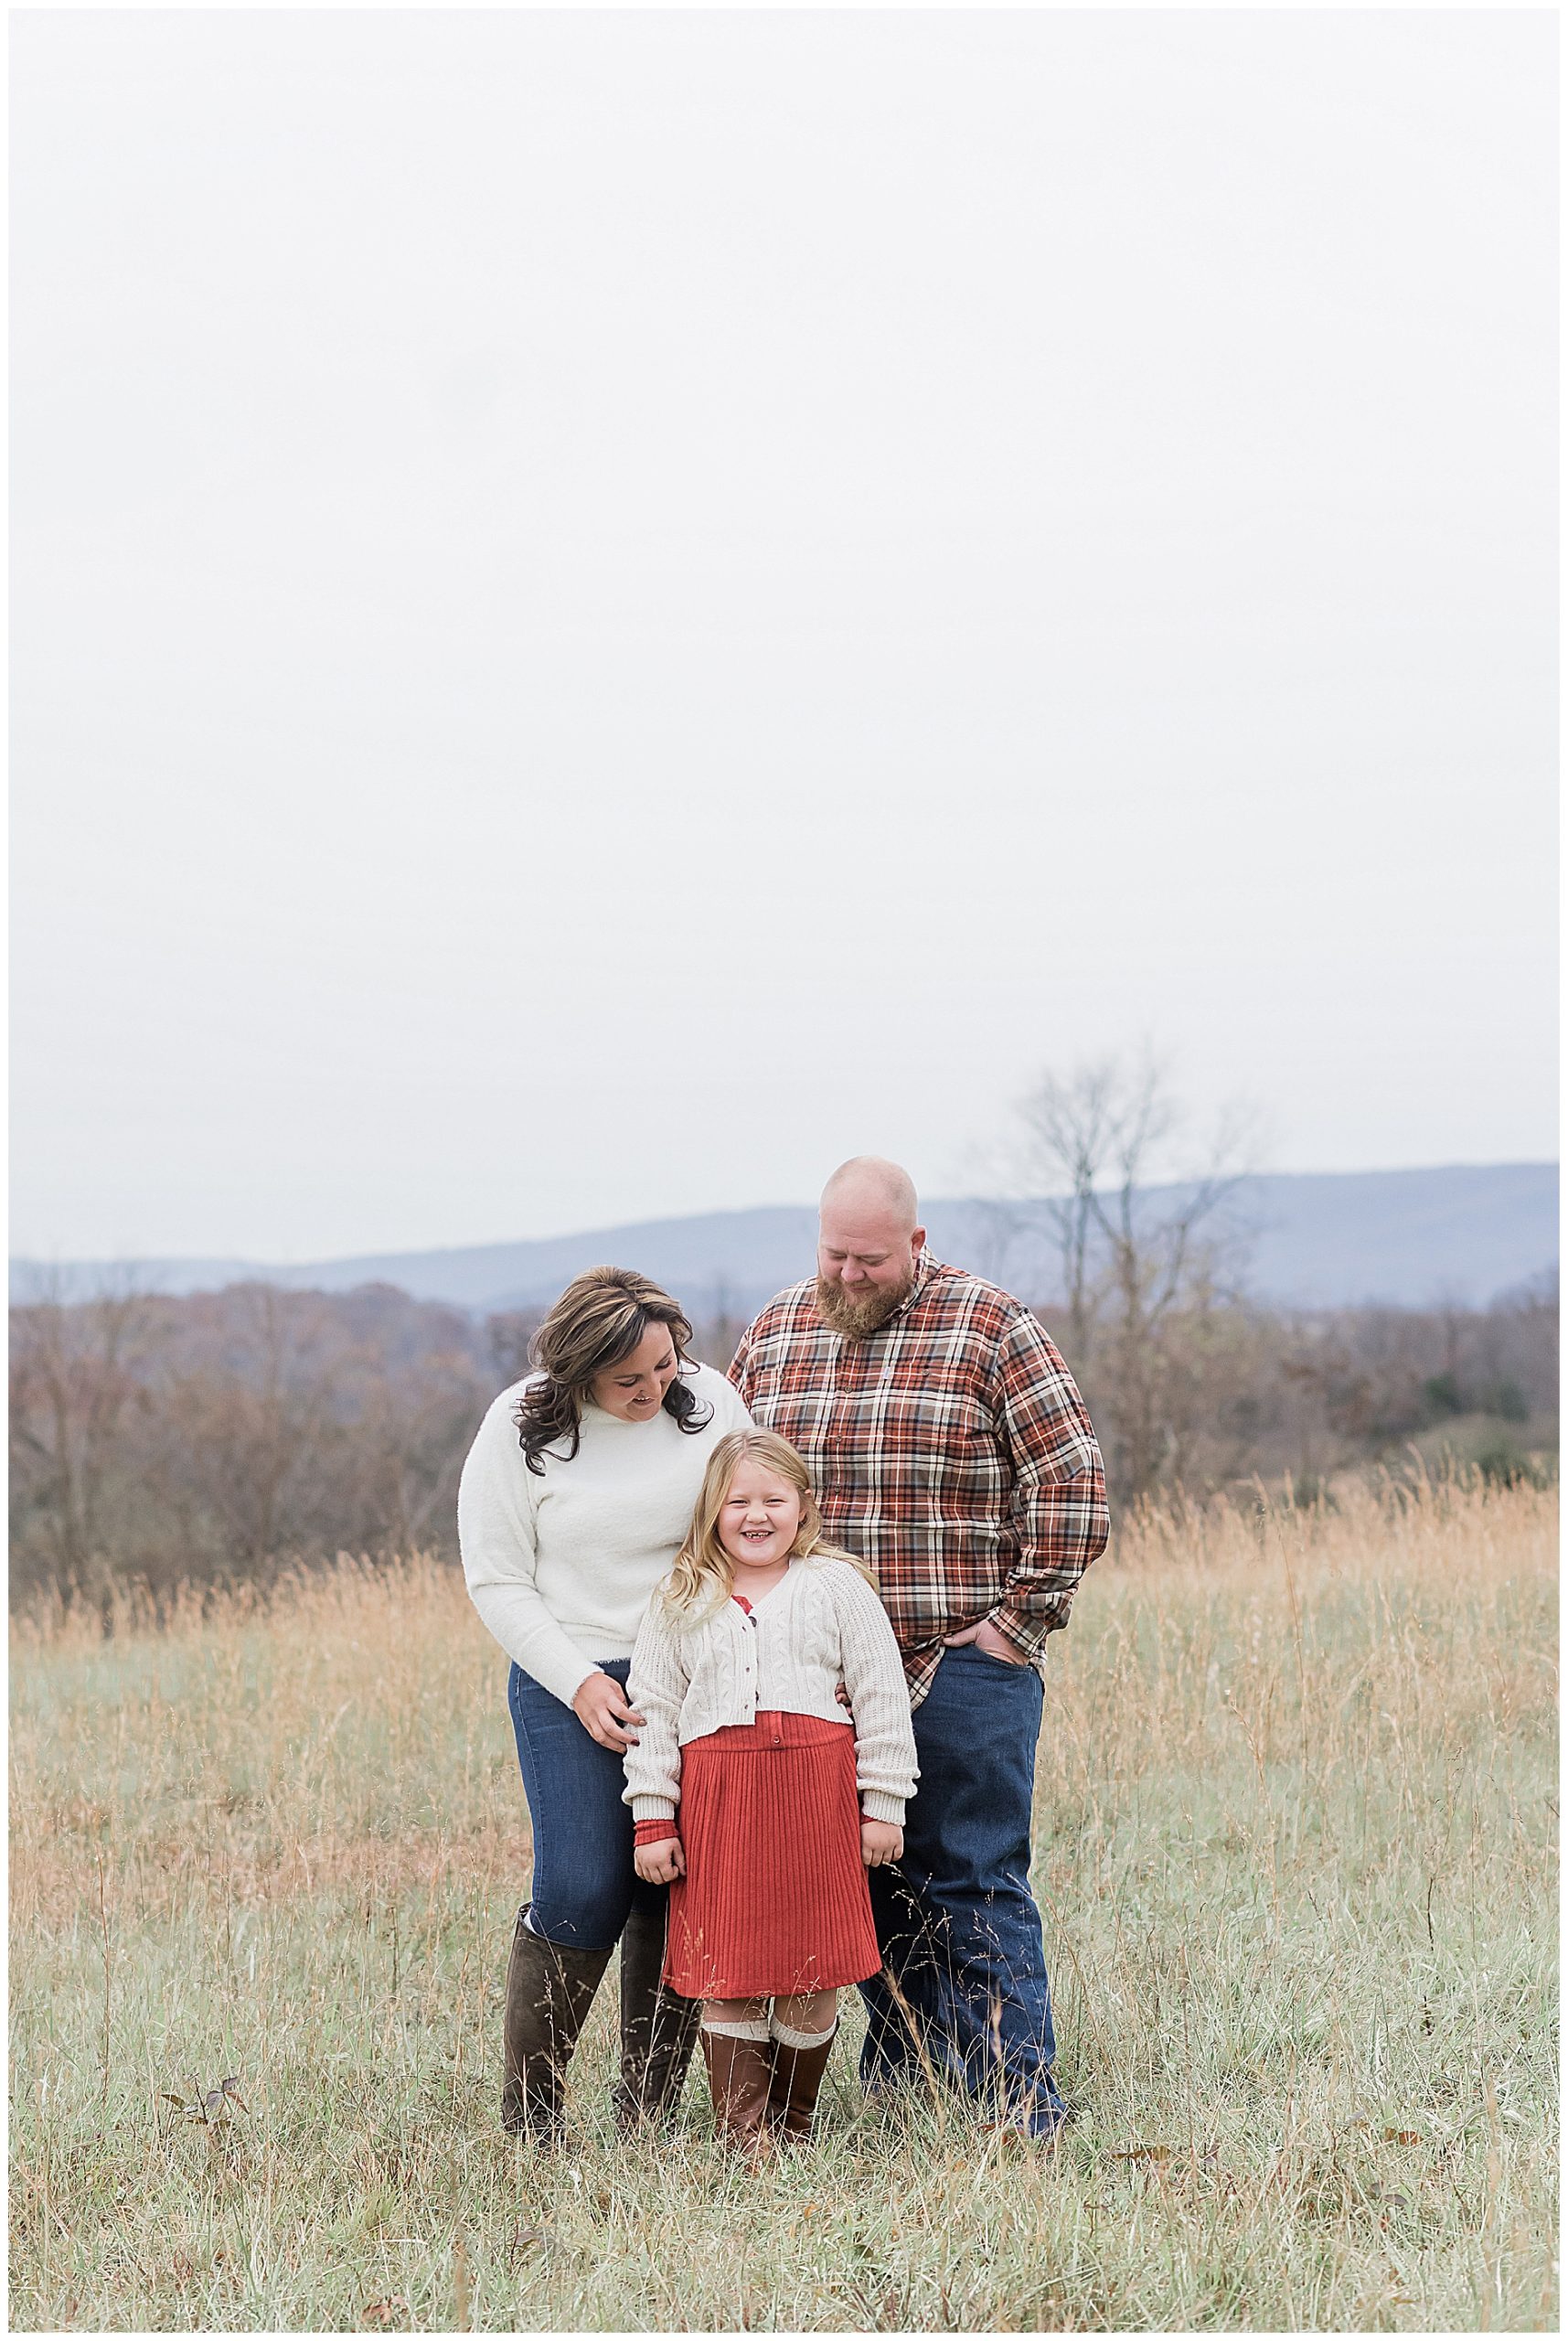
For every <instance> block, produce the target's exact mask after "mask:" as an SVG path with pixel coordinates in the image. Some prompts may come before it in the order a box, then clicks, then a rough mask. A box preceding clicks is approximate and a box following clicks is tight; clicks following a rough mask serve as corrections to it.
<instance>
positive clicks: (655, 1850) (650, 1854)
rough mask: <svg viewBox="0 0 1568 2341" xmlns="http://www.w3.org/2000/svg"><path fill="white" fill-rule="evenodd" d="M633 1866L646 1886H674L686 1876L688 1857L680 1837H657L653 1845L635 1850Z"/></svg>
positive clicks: (637, 1847)
mask: <svg viewBox="0 0 1568 2341" xmlns="http://www.w3.org/2000/svg"><path fill="white" fill-rule="evenodd" d="M632 1866H633V1868H634V1869H635V1871H636V1873H637V1876H639V1877H640V1878H641V1879H642V1881H643V1883H644V1885H645V1886H673V1885H674V1883H675V1881H676V1879H677V1877H684V1876H686V1855H684V1854H683V1853H682V1852H681V1850H680V1839H679V1838H678V1837H656V1839H655V1840H654V1842H653V1844H651V1845H637V1846H635V1847H634V1848H633V1852H632Z"/></svg>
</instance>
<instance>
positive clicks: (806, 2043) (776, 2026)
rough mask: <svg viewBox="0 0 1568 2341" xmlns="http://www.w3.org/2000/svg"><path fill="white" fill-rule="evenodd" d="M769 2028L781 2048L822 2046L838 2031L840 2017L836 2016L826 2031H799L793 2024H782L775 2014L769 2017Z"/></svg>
mask: <svg viewBox="0 0 1568 2341" xmlns="http://www.w3.org/2000/svg"><path fill="white" fill-rule="evenodd" d="M768 2029H769V2031H770V2032H771V2033H772V2034H773V2038H774V2039H775V2040H776V2041H777V2042H778V2044H779V2046H780V2047H781V2048H820V2047H821V2046H822V2044H823V2042H824V2041H825V2040H831V2039H832V2037H833V2036H834V2034H835V2033H836V2032H837V2029H838V2019H837V2016H835V2017H834V2019H833V2021H832V2023H831V2024H830V2025H829V2026H827V2030H826V2031H825V2032H797V2031H796V2030H795V2026H794V2025H793V2024H781V2023H780V2022H779V2020H778V2018H777V2016H776V2015H775V2016H773V2017H771V2018H770V2019H769V2023H768Z"/></svg>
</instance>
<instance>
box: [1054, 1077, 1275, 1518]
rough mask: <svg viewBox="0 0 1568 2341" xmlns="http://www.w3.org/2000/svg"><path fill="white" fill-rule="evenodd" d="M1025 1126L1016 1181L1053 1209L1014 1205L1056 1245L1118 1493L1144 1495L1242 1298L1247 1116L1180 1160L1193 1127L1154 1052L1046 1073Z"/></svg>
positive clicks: (1169, 1457) (1068, 1312) (1063, 1295)
mask: <svg viewBox="0 0 1568 2341" xmlns="http://www.w3.org/2000/svg"><path fill="white" fill-rule="evenodd" d="M1019 1118H1020V1120H1021V1122H1022V1125H1023V1130H1024V1138H1023V1142H1022V1145H1021V1148H1020V1149H1019V1152H1018V1156H1017V1158H1016V1160H1017V1169H1018V1172H1019V1182H1020V1183H1027V1185H1028V1187H1029V1190H1030V1192H1031V1196H1032V1197H1033V1198H1041V1197H1043V1200H1029V1201H1027V1202H1023V1203H1019V1204H1017V1205H1015V1206H1013V1208H1014V1209H1015V1211H1018V1212H1019V1213H1022V1214H1023V1216H1024V1217H1025V1218H1026V1219H1029V1220H1030V1221H1032V1222H1033V1224H1035V1226H1036V1227H1037V1228H1038V1229H1039V1230H1040V1232H1042V1233H1044V1234H1046V1235H1048V1237H1049V1238H1050V1240H1051V1245H1052V1248H1053V1250H1054V1253H1055V1256H1056V1260H1057V1263H1058V1273H1059V1275H1060V1277H1061V1290H1060V1299H1061V1303H1062V1306H1063V1308H1064V1310H1065V1317H1066V1326H1065V1331H1066V1342H1067V1347H1068V1350H1069V1352H1070V1354H1071V1356H1072V1362H1073V1364H1074V1366H1075V1367H1076V1368H1077V1369H1078V1370H1079V1371H1080V1372H1081V1373H1082V1374H1083V1375H1084V1376H1085V1377H1086V1379H1087V1381H1088V1382H1089V1383H1090V1384H1093V1386H1094V1388H1095V1390H1096V1391H1097V1392H1098V1393H1099V1394H1100V1406H1101V1410H1102V1412H1103V1413H1104V1414H1105V1415H1106V1416H1107V1417H1108V1423H1109V1429H1110V1434H1111V1439H1112V1443H1113V1447H1114V1449H1115V1452H1114V1454H1113V1458H1112V1461H1113V1470H1114V1476H1115V1480H1116V1482H1117V1485H1118V1486H1119V1488H1120V1490H1121V1491H1122V1493H1123V1494H1124V1495H1130V1496H1135V1497H1136V1496H1139V1495H1143V1494H1146V1493H1147V1491H1149V1489H1151V1488H1152V1487H1153V1486H1154V1485H1155V1484H1156V1482H1157V1480H1158V1479H1159V1478H1160V1477H1161V1476H1162V1474H1164V1473H1166V1472H1167V1471H1168V1469H1169V1467H1170V1465H1171V1463H1172V1461H1173V1459H1175V1455H1176V1450H1177V1449H1178V1448H1179V1446H1180V1445H1181V1444H1182V1440H1181V1436H1180V1434H1181V1427H1182V1420H1183V1417H1184V1416H1188V1415H1189V1411H1190V1409H1189V1405H1187V1404H1184V1403H1179V1400H1183V1399H1185V1400H1189V1399H1190V1395H1191V1393H1190V1388H1189V1389H1188V1390H1186V1391H1185V1392H1183V1391H1181V1390H1180V1389H1179V1382H1180V1377H1181V1374H1182V1371H1183V1365H1184V1363H1185V1364H1187V1365H1190V1364H1191V1363H1193V1362H1194V1361H1195V1358H1196V1356H1197V1354H1198V1352H1200V1350H1212V1349H1213V1348H1214V1342H1213V1340H1212V1328H1211V1327H1210V1326H1208V1325H1207V1324H1206V1323H1205V1321H1204V1320H1207V1319H1208V1318H1209V1317H1210V1316H1211V1313H1212V1312H1213V1310H1214V1309H1215V1308H1216V1306H1217V1305H1220V1304H1222V1303H1224V1302H1226V1301H1228V1300H1231V1299H1233V1298H1234V1297H1235V1293H1236V1288H1237V1273H1236V1272H1237V1269H1238V1267H1239V1265H1240V1255H1241V1252H1242V1250H1243V1231H1242V1230H1241V1228H1240V1225H1239V1224H1238V1221H1237V1218H1236V1215H1235V1213H1234V1211H1233V1209H1232V1206H1233V1204H1234V1202H1235V1198H1236V1191H1237V1187H1238V1184H1239V1181H1241V1179H1242V1178H1243V1176H1244V1175H1245V1171H1246V1168H1247V1163H1246V1155H1245V1149H1246V1145H1247V1138H1248V1121H1249V1117H1248V1115H1247V1114H1246V1112H1245V1110H1244V1109H1240V1108H1232V1109H1230V1110H1228V1111H1227V1112H1225V1113H1223V1114H1222V1115H1221V1117H1220V1118H1219V1120H1218V1121H1217V1122H1216V1124H1215V1126H1214V1127H1213V1128H1212V1129H1211V1131H1210V1133H1209V1134H1208V1135H1207V1137H1206V1138H1204V1139H1202V1140H1201V1141H1200V1143H1199V1144H1198V1145H1197V1146H1196V1147H1195V1148H1192V1149H1187V1148H1185V1147H1184V1146H1183V1143H1182V1141H1183V1134H1184V1122H1185V1117H1184V1116H1183V1114H1182V1111H1181V1109H1180V1107H1179V1105H1178V1104H1177V1102H1176V1100H1175V1099H1174V1098H1173V1096H1171V1093H1170V1089H1169V1085H1168V1079H1167V1076H1166V1074H1165V1072H1164V1070H1163V1068H1162V1067H1161V1065H1160V1064H1158V1062H1157V1059H1156V1058H1155V1057H1154V1056H1153V1055H1151V1054H1149V1053H1147V1052H1146V1053H1145V1054H1144V1055H1143V1056H1141V1057H1140V1058H1138V1059H1136V1061H1132V1062H1126V1061H1124V1060H1119V1059H1115V1058H1104V1059H1101V1060H1099V1061H1097V1062H1094V1063H1092V1064H1083V1065H1081V1066H1079V1067H1078V1068H1077V1069H1076V1070H1075V1071H1073V1072H1072V1073H1071V1074H1046V1075H1044V1076H1043V1078H1042V1079H1041V1080H1040V1082H1039V1083H1038V1084H1037V1085H1036V1086H1035V1088H1034V1089H1033V1090H1032V1091H1031V1092H1030V1093H1029V1096H1028V1097H1026V1098H1025V1100H1024V1102H1023V1104H1022V1106H1020V1108H1019ZM1173 1170H1174V1171H1180V1173H1181V1174H1182V1175H1179V1176H1178V1177H1176V1178H1174V1179H1171V1178H1170V1176H1169V1174H1170V1172H1171V1171H1173ZM1162 1173H1163V1174H1165V1177H1166V1181H1167V1183H1164V1184H1160V1185H1157V1184H1156V1181H1157V1180H1158V1179H1159V1178H1160V1177H1161V1174H1162Z"/></svg>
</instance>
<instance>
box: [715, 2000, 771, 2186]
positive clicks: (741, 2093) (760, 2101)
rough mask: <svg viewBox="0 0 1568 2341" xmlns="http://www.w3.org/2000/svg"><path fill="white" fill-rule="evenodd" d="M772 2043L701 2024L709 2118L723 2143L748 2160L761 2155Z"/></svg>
mask: <svg viewBox="0 0 1568 2341" xmlns="http://www.w3.org/2000/svg"><path fill="white" fill-rule="evenodd" d="M772 2046H773V2044H772V2042H771V2041H768V2040H741V2039H737V2038H736V2036H734V2034H733V2033H729V2032H712V2031H710V2030H709V2027H708V2026H707V2025H704V2026H703V2027H702V2053H703V2056H704V2057H705V2058H706V2059H707V2061H708V2087H709V2092H710V2094H711V2096H712V2099H713V2120H714V2124H715V2127H716V2128H717V2130H718V2133H719V2135H720V2138H722V2139H723V2141H724V2143H725V2144H726V2145H729V2146H733V2147H734V2148H735V2149H736V2151H737V2152H738V2153H740V2154H744V2155H745V2156H746V2157H747V2159H748V2160H749V2161H755V2160H756V2158H757V2157H758V2155H759V2154H765V2153H766V2152H767V2149H768V2144H769V2139H768V2133H767V2112H768V2085H769V2083H770V2081H771V2080H772V2079H773V2058H772V2057H771V2056H770V2054H769V2050H770V2049H771V2047H772Z"/></svg>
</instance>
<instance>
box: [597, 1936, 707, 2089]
mask: <svg viewBox="0 0 1568 2341" xmlns="http://www.w3.org/2000/svg"><path fill="white" fill-rule="evenodd" d="M664 1954H665V1914H664V1912H663V1911H662V1910H634V1911H633V1912H632V1915H631V1917H630V1918H629V1919H627V1921H626V1929H625V1932H624V1934H623V1935H622V1937H621V2078H620V2079H619V2080H618V2081H617V2083H616V2084H615V2089H614V2092H613V2102H614V2107H615V2120H616V2122H617V2123H618V2125H619V2126H620V2128H621V2129H623V2130H630V2129H632V2128H634V2127H635V2125H636V2123H637V2122H639V2121H641V2120H642V2119H644V2117H645V2116H650V2115H651V2116H653V2117H654V2118H656V2119H658V2118H663V2117H665V2116H667V2115H669V2114H672V2113H673V2112H674V2111H675V2109H676V2107H677V2104H678V2103H679V2101H680V2092H681V2088H682V2085H683V2083H684V2082H685V2079H686V2068H687V2067H688V2064H689V2063H690V2062H691V2052H692V2050H693V2048H695V2047H696V2046H697V2034H698V2028H699V2026H700V2024H701V2022H702V2003H701V2001H700V2000H686V1999H682V1997H681V1995H680V1994H679V1993H678V1992H672V1991H671V1990H670V1989H669V1987H668V1986H667V1984H666V1983H665V1982H664V1981H663V1976H664Z"/></svg>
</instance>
